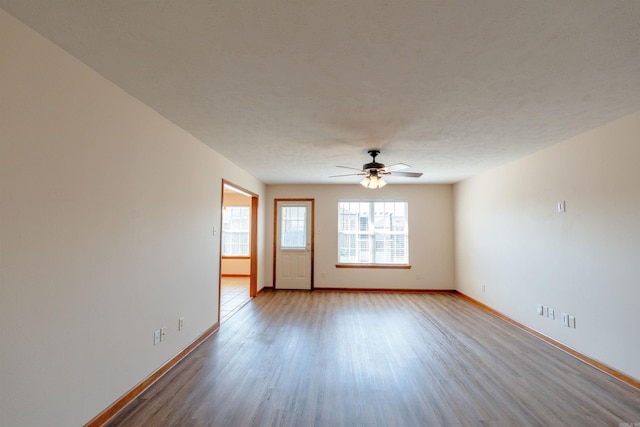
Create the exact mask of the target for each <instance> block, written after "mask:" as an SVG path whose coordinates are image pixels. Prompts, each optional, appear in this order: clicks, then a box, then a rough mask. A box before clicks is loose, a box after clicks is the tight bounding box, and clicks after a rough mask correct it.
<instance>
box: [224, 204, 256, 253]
mask: <svg viewBox="0 0 640 427" xmlns="http://www.w3.org/2000/svg"><path fill="white" fill-rule="evenodd" d="M249 209H250V208H249V206H225V208H224V210H223V211H222V255H223V256H249V217H250V212H249Z"/></svg>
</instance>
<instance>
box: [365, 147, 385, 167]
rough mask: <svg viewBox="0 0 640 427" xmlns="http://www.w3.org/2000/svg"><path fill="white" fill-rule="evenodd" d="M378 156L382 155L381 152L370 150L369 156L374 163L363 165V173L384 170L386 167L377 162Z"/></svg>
mask: <svg viewBox="0 0 640 427" xmlns="http://www.w3.org/2000/svg"><path fill="white" fill-rule="evenodd" d="M378 154H380V150H369V155H370V156H371V157H372V158H373V161H372V162H370V163H365V164H364V165H362V170H363V171H367V170H371V169H375V170H378V169H383V168H384V165H383V164H382V163H378V162H376V157H377V156H378Z"/></svg>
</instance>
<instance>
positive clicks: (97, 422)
mask: <svg viewBox="0 0 640 427" xmlns="http://www.w3.org/2000/svg"><path fill="white" fill-rule="evenodd" d="M219 328H220V322H216V323H214V324H213V326H211V327H209V328H208V329H207V330H205V331H204V332H203V333H202V335H200V336H199V337H198V338H196V339H195V341H193V342H192V343H191V344H189V345H188V346H187V347H185V348H184V349H183V350H182V351H180V352H179V353H178V354H176V355H175V356H174V357H172V358H171V359H169V360H168V361H167V362H166V363H165V364H164V365H162V366H160V367H159V368H158V369H156V370H155V371H154V372H152V373H151V374H150V375H149V376H148V377H147V378H145V379H144V380H142V381H141V382H140V383H138V384H137V385H136V386H134V387H133V388H132V389H131V390H129V391H128V392H126V393H125V394H123V395H122V396H121V397H120V398H118V399H117V400H116V401H115V402H113V403H112V404H111V405H109V406H108V407H107V408H105V409H104V410H103V411H102V412H100V413H99V414H98V415H96V416H95V417H93V418H92V419H91V420H90V421H89V422H87V423H86V424H85V425H84V427H99V426H103V425H105V424H106V423H107V422H108V421H110V420H111V419H112V418H113V417H115V416H116V415H117V414H118V413H119V412H120V411H122V410H123V409H124V408H126V407H127V406H128V405H129V404H130V403H131V402H133V401H134V400H135V399H136V398H137V397H138V396H140V395H141V394H142V393H143V392H144V391H145V390H147V389H148V388H149V387H151V386H152V385H153V384H155V383H156V382H157V381H158V380H159V379H160V378H162V377H163V376H164V375H165V374H166V373H167V372H169V371H170V370H171V369H172V368H173V367H174V366H176V365H177V364H178V363H179V362H180V361H182V359H184V358H185V357H187V356H188V355H189V354H190V353H191V352H192V351H193V350H195V349H196V348H197V347H198V346H199V345H200V344H202V343H203V342H204V341H205V340H206V339H207V338H209V337H210V336H211V335H213V334H214V333H215V332H216V331H217V330H218V329H219Z"/></svg>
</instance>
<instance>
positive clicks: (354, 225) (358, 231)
mask: <svg viewBox="0 0 640 427" xmlns="http://www.w3.org/2000/svg"><path fill="white" fill-rule="evenodd" d="M407 211H408V203H407V202H401V201H363V200H357V201H344V202H339V203H338V264H373V265H376V264H382V265H407V264H409V244H408V240H409V238H408V236H409V230H408V220H407V213H408V212H407Z"/></svg>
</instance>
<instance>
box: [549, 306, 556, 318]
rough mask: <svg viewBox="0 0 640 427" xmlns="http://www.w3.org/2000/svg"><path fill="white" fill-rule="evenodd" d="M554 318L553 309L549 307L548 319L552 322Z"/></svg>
mask: <svg viewBox="0 0 640 427" xmlns="http://www.w3.org/2000/svg"><path fill="white" fill-rule="evenodd" d="M555 318H556V312H555V310H554V309H553V308H551V307H549V319H551V320H553V319H555Z"/></svg>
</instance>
